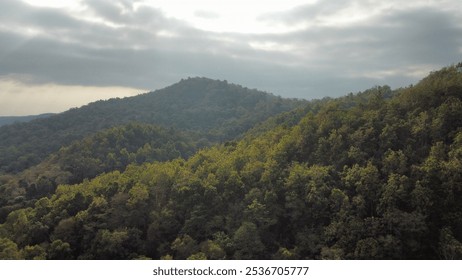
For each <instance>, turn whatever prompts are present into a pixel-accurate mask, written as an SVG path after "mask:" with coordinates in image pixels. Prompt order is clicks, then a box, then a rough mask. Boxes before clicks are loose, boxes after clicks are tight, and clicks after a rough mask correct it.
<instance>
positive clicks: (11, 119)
mask: <svg viewBox="0 0 462 280" xmlns="http://www.w3.org/2000/svg"><path fill="white" fill-rule="evenodd" d="M52 115H53V114H41V115H31V116H1V117H0V126H4V125H8V124H14V123H20V122H30V121H32V120H35V119H40V118H46V117H50V116H52Z"/></svg>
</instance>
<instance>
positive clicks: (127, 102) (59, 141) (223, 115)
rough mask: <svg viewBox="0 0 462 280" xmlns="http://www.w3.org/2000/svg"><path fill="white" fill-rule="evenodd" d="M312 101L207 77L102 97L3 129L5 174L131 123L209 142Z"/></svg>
mask: <svg viewBox="0 0 462 280" xmlns="http://www.w3.org/2000/svg"><path fill="white" fill-rule="evenodd" d="M303 104H306V101H299V100H290V99H282V98H280V97H276V96H274V95H271V94H268V93H264V92H260V91H257V90H250V89H247V88H244V87H241V86H238V85H234V84H229V83H227V82H226V81H216V80H210V79H206V78H190V79H187V80H182V81H180V82H179V83H177V84H174V85H172V86H170V87H167V88H164V89H161V90H157V91H155V92H151V93H146V94H142V95H138V96H134V97H129V98H123V99H111V100H108V101H98V102H94V103H91V104H89V105H87V106H83V107H81V108H78V109H71V110H69V111H66V112H64V113H61V114H57V115H54V116H52V117H49V118H45V119H38V120H34V121H31V122H28V123H19V124H14V125H7V126H2V127H0V173H1V172H3V173H16V172H20V171H22V170H24V169H26V168H28V167H30V166H33V165H35V164H37V163H39V162H41V161H42V160H44V159H45V158H46V157H47V156H48V155H49V154H50V153H52V152H55V151H57V150H58V149H59V148H60V147H62V146H66V145H69V144H70V143H71V142H72V141H74V140H78V139H82V138H83V137H85V136H88V135H90V134H93V133H96V132H98V131H100V130H102V129H106V128H110V127H113V126H116V125H121V124H126V123H129V122H133V121H136V122H140V123H148V124H156V125H161V126H164V127H172V128H175V129H179V130H184V131H190V132H195V133H196V135H197V137H198V138H202V139H203V142H204V145H207V144H208V143H216V142H220V141H225V140H231V139H234V138H235V137H237V136H239V135H241V134H242V133H244V132H245V131H246V130H247V129H249V128H251V127H253V126H254V125H255V124H256V123H258V122H261V121H263V120H265V119H266V118H268V117H270V116H272V115H275V114H278V113H281V112H284V111H289V110H291V109H294V108H295V107H298V106H301V105H303Z"/></svg>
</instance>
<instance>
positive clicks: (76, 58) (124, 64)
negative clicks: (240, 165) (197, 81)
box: [0, 0, 462, 116]
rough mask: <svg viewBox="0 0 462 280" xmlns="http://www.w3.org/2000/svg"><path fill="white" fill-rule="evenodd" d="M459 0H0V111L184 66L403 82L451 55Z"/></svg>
mask: <svg viewBox="0 0 462 280" xmlns="http://www.w3.org/2000/svg"><path fill="white" fill-rule="evenodd" d="M461 10H462V1H460V0H407V1H402V0H387V1H384V0H383V1H382V0H381V1H379V0H284V1H281V0H264V1H255V0H246V1H244V0H182V1H180V0H135V1H129V0H75V1H70V0H69V1H67V0H0V116H8V115H31V114H39V113H45V112H54V113H56V112H62V111H64V110H67V109H68V108H71V107H79V106H81V105H84V104H86V103H88V102H91V101H96V100H100V99H108V98H111V97H123V96H133V95H136V94H140V93H144V92H148V91H152V90H156V89H160V88H163V87H166V86H169V85H171V84H174V83H176V82H178V81H179V80H181V79H182V78H187V77H208V78H212V79H219V80H227V81H228V82H231V83H235V84H240V85H243V86H245V87H249V88H257V89H260V90H264V91H267V92H270V93H273V94H275V95H279V96H282V97H294V98H304V99H313V98H322V97H325V96H330V97H337V96H343V95H346V94H348V93H350V92H353V93H356V92H358V91H362V90H366V89H368V88H371V87H374V86H377V85H385V84H386V85H390V86H391V87H392V88H398V87H404V86H408V85H410V84H413V83H416V82H418V81H419V80H420V79H422V78H423V77H425V76H426V75H428V73H429V72H430V71H433V70H438V69H439V68H441V67H444V66H448V65H451V64H455V63H458V62H460V61H462V59H461V58H462V13H461V12H460V11H461Z"/></svg>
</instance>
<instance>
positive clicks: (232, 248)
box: [0, 66, 462, 259]
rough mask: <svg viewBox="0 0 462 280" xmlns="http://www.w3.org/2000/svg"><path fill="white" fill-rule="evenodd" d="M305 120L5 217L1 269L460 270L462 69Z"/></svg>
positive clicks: (87, 185) (325, 107) (63, 191)
mask: <svg viewBox="0 0 462 280" xmlns="http://www.w3.org/2000/svg"><path fill="white" fill-rule="evenodd" d="M384 97H389V98H384ZM300 115H301V112H300V111H298V112H295V113H292V114H289V113H286V114H285V117H282V118H274V119H273V121H272V123H271V124H269V125H268V127H270V128H271V129H268V130H266V129H264V128H263V129H260V130H258V129H257V131H256V132H255V131H254V134H252V136H249V137H245V138H244V139H242V140H240V141H231V142H227V143H225V144H222V145H218V146H215V147H212V148H208V149H203V150H201V151H199V152H197V153H196V154H194V155H193V156H192V157H190V158H189V159H186V160H185V159H176V160H173V161H168V162H163V163H161V162H155V163H144V164H142V165H129V166H128V167H127V169H126V170H125V171H124V172H120V171H115V172H109V173H107V174H103V175H101V176H98V177H96V178H95V179H93V180H90V181H88V180H86V181H84V182H83V183H81V184H77V185H61V186H58V188H57V190H56V192H55V193H54V194H53V195H52V196H51V197H44V198H41V199H39V200H38V201H37V202H36V203H35V205H34V206H33V207H29V208H23V209H18V210H15V211H13V212H11V213H10V214H9V215H8V217H7V218H6V221H5V222H4V223H3V224H1V225H0V257H1V258H26V259H34V258H36V259H41V258H49V259H76V258H79V259H136V258H138V259H139V258H155V259H157V258H164V259H168V258H175V259H269V258H274V259H462V208H461V205H462V187H461V186H462V68H461V67H456V66H451V67H446V68H443V69H441V70H439V71H436V72H433V73H431V74H430V75H429V76H428V77H426V78H424V79H423V80H422V81H420V82H419V83H418V84H416V85H414V86H410V87H408V88H404V89H400V90H397V91H396V92H395V93H391V91H390V90H389V88H387V87H377V88H375V89H372V90H370V91H368V92H367V94H365V95H364V94H359V95H349V96H346V97H344V98H339V99H332V100H326V101H325V102H321V103H319V104H318V105H317V106H315V107H314V109H313V110H308V111H307V113H306V114H305V115H304V116H302V117H301V119H300Z"/></svg>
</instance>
